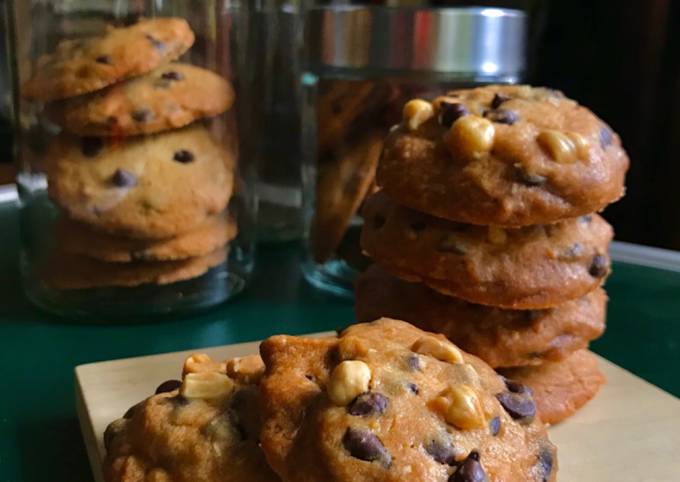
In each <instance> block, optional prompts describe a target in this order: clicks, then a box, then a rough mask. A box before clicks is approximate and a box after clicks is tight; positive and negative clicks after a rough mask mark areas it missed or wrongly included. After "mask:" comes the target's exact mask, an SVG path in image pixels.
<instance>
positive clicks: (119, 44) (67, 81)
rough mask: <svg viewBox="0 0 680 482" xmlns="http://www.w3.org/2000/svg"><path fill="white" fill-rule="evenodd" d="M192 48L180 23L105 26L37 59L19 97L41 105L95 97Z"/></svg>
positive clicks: (174, 20)
mask: <svg viewBox="0 0 680 482" xmlns="http://www.w3.org/2000/svg"><path fill="white" fill-rule="evenodd" d="M193 43H194V33H193V32H192V31H191V28H190V27H189V24H188V23H187V22H186V20H183V19H181V18H153V19H142V20H140V21H139V22H137V23H136V24H134V25H131V26H129V27H122V28H114V27H109V28H108V29H107V30H106V31H105V32H104V33H102V35H100V36H97V37H91V38H85V39H79V40H65V41H62V42H60V43H59V44H58V45H57V47H56V49H55V51H54V52H53V53H51V54H47V55H43V56H42V57H40V58H39V59H38V61H37V65H36V66H35V70H34V72H33V76H32V77H31V78H30V79H29V80H28V81H27V82H26V83H24V85H23V86H22V90H21V92H22V95H23V96H25V97H26V98H28V99H31V100H38V101H43V102H45V101H51V100H56V99H63V98H67V97H74V96H76V95H81V94H86V93H89V92H94V91H95V90H99V89H103V88H104V87H106V86H108V85H111V84H113V83H115V82H119V81H121V80H123V79H127V78H129V77H134V76H137V75H141V74H145V73H146V72H149V71H150V70H153V69H155V68H156V67H158V66H159V65H161V64H164V63H166V62H169V61H171V60H175V59H176V58H178V57H179V56H180V55H182V54H183V53H184V52H186V51H187V50H188V49H189V47H191V46H192V45H193Z"/></svg>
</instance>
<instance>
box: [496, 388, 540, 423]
mask: <svg viewBox="0 0 680 482" xmlns="http://www.w3.org/2000/svg"><path fill="white" fill-rule="evenodd" d="M496 398H497V399H498V401H499V402H500V403H501V405H502V406H503V408H504V409H505V411H506V412H508V414H509V415H510V416H511V417H512V418H513V419H515V420H518V421H519V422H520V423H524V424H529V423H531V422H532V421H533V419H534V417H535V416H536V405H535V404H534V400H533V399H532V398H531V395H530V394H528V393H513V392H503V393H499V394H498V395H496Z"/></svg>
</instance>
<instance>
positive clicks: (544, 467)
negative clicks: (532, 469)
mask: <svg viewBox="0 0 680 482" xmlns="http://www.w3.org/2000/svg"><path fill="white" fill-rule="evenodd" d="M537 465H538V466H539V467H540V468H541V472H542V473H543V478H542V479H541V480H542V481H543V482H548V481H549V480H550V476H551V475H552V471H553V465H554V460H553V454H552V452H550V451H548V450H545V449H543V450H541V453H539V454H538V463H537Z"/></svg>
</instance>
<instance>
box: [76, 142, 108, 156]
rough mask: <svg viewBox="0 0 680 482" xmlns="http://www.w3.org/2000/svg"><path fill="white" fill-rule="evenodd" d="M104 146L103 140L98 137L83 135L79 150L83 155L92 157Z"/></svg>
mask: <svg viewBox="0 0 680 482" xmlns="http://www.w3.org/2000/svg"><path fill="white" fill-rule="evenodd" d="M103 147H104V141H102V140H101V139H100V138H98V137H83V139H82V144H81V151H82V153H83V155H84V156H85V157H94V156H96V155H97V154H99V151H101V150H102V149H103Z"/></svg>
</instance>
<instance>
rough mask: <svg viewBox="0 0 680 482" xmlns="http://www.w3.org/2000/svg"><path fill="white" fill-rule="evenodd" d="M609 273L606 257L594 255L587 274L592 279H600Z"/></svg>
mask: <svg viewBox="0 0 680 482" xmlns="http://www.w3.org/2000/svg"><path fill="white" fill-rule="evenodd" d="M608 271H609V260H608V259H607V257H606V256H603V255H601V254H596V255H595V257H594V258H593V261H592V262H591V263H590V267H589V268H588V273H590V276H592V277H593V278H602V277H603V276H604V275H606V274H607V272H608Z"/></svg>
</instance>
